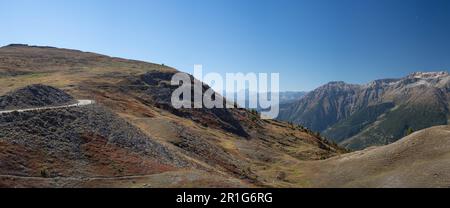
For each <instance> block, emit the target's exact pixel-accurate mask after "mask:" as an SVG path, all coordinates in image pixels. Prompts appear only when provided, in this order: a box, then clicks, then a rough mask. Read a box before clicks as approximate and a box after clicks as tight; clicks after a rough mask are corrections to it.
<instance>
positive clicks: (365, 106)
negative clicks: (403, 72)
mask: <svg viewBox="0 0 450 208" xmlns="http://www.w3.org/2000/svg"><path fill="white" fill-rule="evenodd" d="M449 87H450V76H449V74H448V73H447V72H445V71H442V72H416V73H412V74H410V75H408V76H406V77H403V78H400V79H380V80H375V81H372V82H370V83H368V84H364V85H357V84H347V83H345V82H330V83H328V84H326V85H324V86H321V87H319V88H317V89H316V90H314V91H312V92H310V93H308V94H307V95H306V96H305V97H304V98H303V99H301V100H300V101H298V102H295V103H289V104H284V105H281V113H280V115H279V119H280V120H286V121H290V122H293V123H296V124H301V125H303V126H305V127H306V128H309V129H311V130H313V131H317V132H320V133H321V134H322V135H323V136H325V137H326V138H328V139H330V140H333V141H335V142H337V143H339V144H341V145H342V146H345V147H347V148H350V149H354V150H358V149H363V148H366V147H369V146H376V145H385V144H389V143H392V142H395V141H397V140H398V139H400V138H402V137H404V136H406V135H407V134H409V133H411V132H413V131H417V130H421V129H424V128H428V127H431V126H436V125H445V124H447V122H448V117H449V101H450V100H449V95H450V94H449V90H450V88H449Z"/></svg>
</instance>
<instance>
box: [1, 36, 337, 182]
mask: <svg viewBox="0 0 450 208" xmlns="http://www.w3.org/2000/svg"><path fill="white" fill-rule="evenodd" d="M176 72H178V71H177V70H175V69H173V68H170V67H167V66H163V65H158V64H151V63H145V62H140V61H132V60H125V59H120V58H112V57H107V56H103V55H98V54H94V53H85V52H80V51H75V50H66V49H58V48H51V47H31V46H24V45H10V46H6V47H3V48H0V85H1V88H0V91H1V92H0V94H2V95H5V96H6V95H10V94H11V93H12V92H14V91H17V90H20V89H25V87H27V86H30V85H33V84H40V85H42V86H51V87H52V88H57V89H60V90H61V91H62V92H64V93H66V94H67V95H69V96H71V97H73V98H74V99H89V100H95V102H96V103H95V104H93V105H89V106H80V107H75V108H68V109H48V110H41V111H37V112H23V113H10V114H4V115H0V117H1V119H0V149H1V151H0V157H1V160H0V161H1V162H0V186H3V187H241V186H242V187H255V186H259V187H301V186H305V185H306V184H307V183H306V182H305V181H303V180H301V179H300V178H299V176H300V175H299V172H300V171H301V170H294V169H292V167H293V166H290V165H289V164H298V163H300V162H301V161H309V160H320V159H325V158H329V157H332V156H335V155H338V154H340V153H342V152H344V150H342V149H340V148H338V147H337V146H335V145H333V144H331V143H329V142H327V141H326V140H324V139H322V138H320V137H318V136H315V135H314V134H312V132H309V131H307V130H305V129H303V128H301V127H299V126H293V125H289V124H287V123H282V122H277V121H267V120H261V119H260V118H259V115H257V114H255V113H252V112H249V111H247V110H243V109H210V110H208V109H195V110H194V109H181V110H178V109H174V108H172V107H171V105H170V95H171V92H172V90H173V89H175V88H176V86H170V80H171V77H172V75H173V74H174V73H176ZM208 88H209V87H208V86H206V85H205V86H204V89H208ZM39 95H40V93H35V94H32V95H28V94H27V96H25V98H24V99H25V100H27V99H36V96H39Z"/></svg>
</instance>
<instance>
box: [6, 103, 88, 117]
mask: <svg viewBox="0 0 450 208" xmlns="http://www.w3.org/2000/svg"><path fill="white" fill-rule="evenodd" d="M94 103H95V101H94V100H77V103H75V104H70V105H61V106H49V107H38V108H26V109H17V110H5V111H0V114H8V113H12V112H27V111H38V110H48V109H60V108H73V107H79V106H86V105H92V104H94Z"/></svg>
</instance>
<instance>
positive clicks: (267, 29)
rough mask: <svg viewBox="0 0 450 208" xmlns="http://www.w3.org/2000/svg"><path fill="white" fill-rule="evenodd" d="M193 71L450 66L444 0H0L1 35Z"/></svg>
mask: <svg viewBox="0 0 450 208" xmlns="http://www.w3.org/2000/svg"><path fill="white" fill-rule="evenodd" d="M10 43H26V44H31V45H48V46H56V47H63V48H73V49H80V50H84V51H92V52H97V53H102V54H106V55H111V56H117V57H124V58H131V59H138V60H144V61H150V62H155V63H164V64H166V65H170V66H173V67H175V68H177V69H179V70H181V71H186V72H190V73H191V72H192V71H193V65H194V64H203V68H204V72H219V73H225V72H279V73H280V78H281V90H311V89H314V88H316V87H318V86H320V85H322V84H325V83H327V82H329V81H334V80H336V81H337V80H342V81H346V82H349V83H365V82H368V81H370V80H373V79H378V78H393V77H402V76H405V75H406V74H408V73H410V72H414V71H437V70H448V69H449V68H450V1H448V0H309V1H306V0H293V1H286V0H273V1H269V0H204V1H201V0H179V1H173V0H158V1H157V0H142V1H139V0H122V1H119V0H0V45H7V44H10Z"/></svg>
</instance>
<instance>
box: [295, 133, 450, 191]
mask: <svg viewBox="0 0 450 208" xmlns="http://www.w3.org/2000/svg"><path fill="white" fill-rule="evenodd" d="M449 150H450V126H437V127H432V128H428V129H425V130H422V131H419V132H416V133H413V134H411V135H409V136H407V137H405V138H403V139H401V140H399V141H397V142H395V143H393V144H391V145H387V146H381V147H374V148H370V149H366V150H363V151H358V152H353V153H349V154H345V155H342V156H338V157H333V158H331V159H328V160H324V161H319V162H312V163H310V162H307V163H303V164H302V165H303V166H304V167H306V168H305V174H304V176H305V178H304V180H308V181H310V182H311V184H310V185H311V186H314V187H450V151H449Z"/></svg>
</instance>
